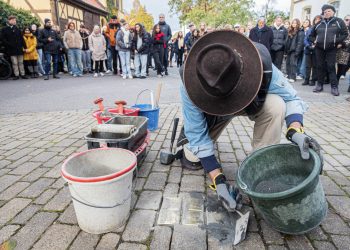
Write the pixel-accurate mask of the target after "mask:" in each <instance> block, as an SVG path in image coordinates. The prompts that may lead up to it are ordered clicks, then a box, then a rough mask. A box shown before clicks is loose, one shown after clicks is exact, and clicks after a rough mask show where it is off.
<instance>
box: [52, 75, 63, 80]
mask: <svg viewBox="0 0 350 250" xmlns="http://www.w3.org/2000/svg"><path fill="white" fill-rule="evenodd" d="M53 78H56V79H60V78H61V77H59V76H58V75H53Z"/></svg>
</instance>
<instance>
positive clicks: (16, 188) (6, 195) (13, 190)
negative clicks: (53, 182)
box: [0, 182, 30, 200]
mask: <svg viewBox="0 0 350 250" xmlns="http://www.w3.org/2000/svg"><path fill="white" fill-rule="evenodd" d="M29 185H30V183H29V182H16V183H15V184H13V185H12V186H10V187H9V188H8V189H6V190H5V191H4V192H2V193H1V194H0V200H10V199H12V198H14V197H15V196H16V195H17V194H18V193H20V192H22V191H23V190H24V189H25V188H27V187H28V186H29Z"/></svg>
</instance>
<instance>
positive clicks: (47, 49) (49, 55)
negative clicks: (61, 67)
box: [39, 18, 62, 80]
mask: <svg viewBox="0 0 350 250" xmlns="http://www.w3.org/2000/svg"><path fill="white" fill-rule="evenodd" d="M39 42H41V43H42V44H43V52H44V58H45V78H44V79H45V80H49V73H50V69H51V59H52V63H53V78H59V77H58V76H57V69H58V67H57V66H58V54H59V50H60V49H62V48H61V43H60V37H59V36H58V34H57V32H56V31H55V30H53V29H52V25H51V20H50V19H48V18H46V19H45V27H44V29H43V30H42V31H41V32H40V36H39Z"/></svg>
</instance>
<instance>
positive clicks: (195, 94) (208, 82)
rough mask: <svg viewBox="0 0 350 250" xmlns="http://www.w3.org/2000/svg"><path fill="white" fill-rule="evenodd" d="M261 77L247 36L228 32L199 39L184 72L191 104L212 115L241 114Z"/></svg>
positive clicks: (257, 57) (251, 98)
mask: <svg viewBox="0 0 350 250" xmlns="http://www.w3.org/2000/svg"><path fill="white" fill-rule="evenodd" d="M262 78H263V66H262V61H261V58H260V55H259V52H258V50H257V48H256V47H255V46H254V44H253V43H252V42H251V41H250V40H249V39H248V38H247V37H245V36H244V35H242V34H240V33H238V32H235V31H231V30H218V31H213V32H210V33H208V34H206V35H204V36H202V37H201V38H200V39H198V40H197V41H196V42H195V44H194V45H193V46H192V48H191V50H190V53H189V55H188V57H187V59H186V63H185V66H184V72H183V80H184V85H185V88H186V91H187V93H188V96H189V98H190V99H191V101H192V102H193V103H194V105H196V106H197V107H198V108H199V109H201V110H202V111H203V112H205V113H208V114H212V115H232V114H236V113H238V112H240V111H242V110H243V109H244V108H245V107H247V106H248V105H249V104H250V103H251V102H252V100H253V99H254V98H255V96H256V95H257V93H258V91H259V89H260V86H261V82H262Z"/></svg>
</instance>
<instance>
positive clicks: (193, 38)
mask: <svg viewBox="0 0 350 250" xmlns="http://www.w3.org/2000/svg"><path fill="white" fill-rule="evenodd" d="M198 39H199V30H198V29H194V30H193V31H192V34H191V37H190V38H189V39H188V40H187V43H186V47H187V49H188V51H190V50H191V48H192V46H193V44H194V43H195V42H196V41H197V40H198Z"/></svg>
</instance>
